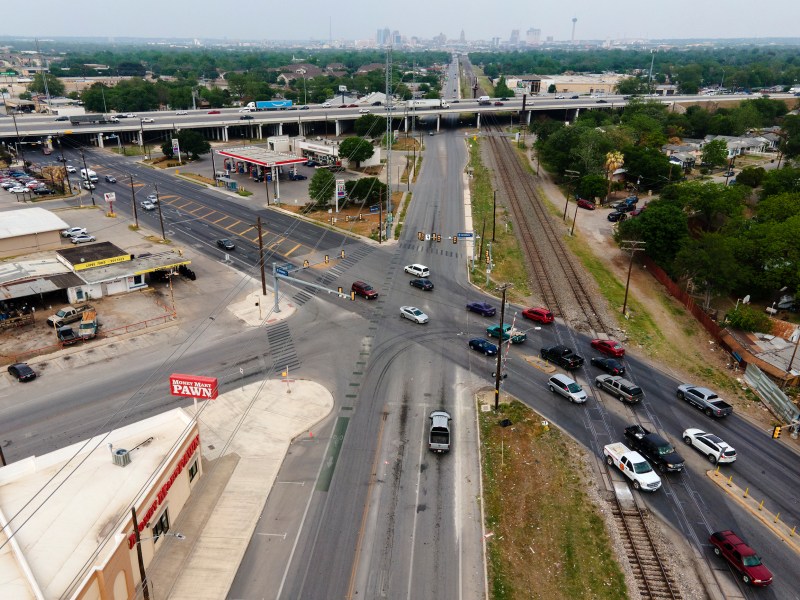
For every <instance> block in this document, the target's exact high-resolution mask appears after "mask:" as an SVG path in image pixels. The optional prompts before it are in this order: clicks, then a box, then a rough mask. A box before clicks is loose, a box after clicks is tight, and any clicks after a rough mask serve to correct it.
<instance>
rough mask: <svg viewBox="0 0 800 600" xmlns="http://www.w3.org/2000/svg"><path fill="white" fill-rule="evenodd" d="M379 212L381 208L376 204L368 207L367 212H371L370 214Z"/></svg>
mask: <svg viewBox="0 0 800 600" xmlns="http://www.w3.org/2000/svg"><path fill="white" fill-rule="evenodd" d="M380 210H381V207H380V206H378V205H377V204H376V205H375V206H370V207H369V212H371V213H376V212H379V211H380Z"/></svg>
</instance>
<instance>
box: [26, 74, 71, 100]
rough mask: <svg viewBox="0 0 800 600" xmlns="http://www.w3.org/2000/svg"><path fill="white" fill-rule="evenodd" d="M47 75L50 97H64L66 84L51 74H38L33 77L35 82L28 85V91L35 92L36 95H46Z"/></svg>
mask: <svg viewBox="0 0 800 600" xmlns="http://www.w3.org/2000/svg"><path fill="white" fill-rule="evenodd" d="M45 75H46V79H47V91H48V92H49V93H50V96H51V97H53V98H55V97H58V96H63V95H64V89H65V88H64V84H63V83H62V81H61V80H60V79H59V78H58V77H56V76H54V75H51V74H50V73H46V74H45V73H42V72H39V73H36V74H35V75H34V76H33V81H32V82H31V83H29V84H28V91H30V92H33V93H35V94H44V93H45V89H44V88H45V85H44V82H45Z"/></svg>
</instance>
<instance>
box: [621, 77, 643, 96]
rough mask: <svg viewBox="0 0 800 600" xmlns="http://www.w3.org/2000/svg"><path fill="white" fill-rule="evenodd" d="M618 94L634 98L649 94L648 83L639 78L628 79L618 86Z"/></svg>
mask: <svg viewBox="0 0 800 600" xmlns="http://www.w3.org/2000/svg"><path fill="white" fill-rule="evenodd" d="M617 93H618V94H627V95H631V96H634V95H636V94H646V93H647V81H646V80H644V79H640V78H638V77H626V78H625V79H623V80H622V81H620V82H619V83H618V84H617Z"/></svg>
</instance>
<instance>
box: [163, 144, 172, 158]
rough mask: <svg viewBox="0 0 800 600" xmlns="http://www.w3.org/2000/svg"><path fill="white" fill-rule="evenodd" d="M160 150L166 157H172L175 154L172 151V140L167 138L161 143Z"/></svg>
mask: <svg viewBox="0 0 800 600" xmlns="http://www.w3.org/2000/svg"><path fill="white" fill-rule="evenodd" d="M161 152H163V153H164V156H166V157H167V158H172V157H174V156H175V153H174V152H173V151H172V140H167V141H166V142H164V143H163V144H161Z"/></svg>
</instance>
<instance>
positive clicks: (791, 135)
mask: <svg viewBox="0 0 800 600" xmlns="http://www.w3.org/2000/svg"><path fill="white" fill-rule="evenodd" d="M782 128H783V133H784V137H783V138H782V139H781V144H780V151H781V152H783V153H784V154H785V155H786V157H787V158H797V157H798V156H800V115H787V116H786V117H784V119H783V127H782Z"/></svg>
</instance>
